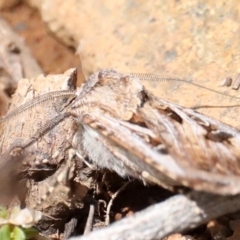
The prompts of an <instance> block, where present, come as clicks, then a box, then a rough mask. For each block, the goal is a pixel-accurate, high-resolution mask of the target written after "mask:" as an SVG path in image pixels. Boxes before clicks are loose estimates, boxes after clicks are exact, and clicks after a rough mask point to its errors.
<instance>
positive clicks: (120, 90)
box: [0, 69, 240, 195]
mask: <svg viewBox="0 0 240 240" xmlns="http://www.w3.org/2000/svg"><path fill="white" fill-rule="evenodd" d="M149 76H150V75H149ZM140 78H141V76H140V77H139V76H138V75H134V74H122V73H119V72H117V71H115V70H112V69H106V70H101V71H99V72H96V73H94V74H93V75H91V76H90V77H89V78H88V79H87V81H86V83H85V84H83V85H82V86H81V87H80V88H79V89H77V90H73V91H57V92H50V93H47V94H44V95H41V96H39V97H37V98H35V99H33V100H31V101H30V102H27V103H25V104H23V105H22V106H20V107H19V108H17V109H15V110H13V111H12V112H10V113H8V114H7V115H6V116H5V117H3V118H2V119H0V123H1V122H5V121H6V120H8V119H10V118H13V117H15V116H18V115H19V114H21V113H22V112H24V111H26V110H27V109H29V108H32V107H35V106H37V105H39V104H41V103H43V102H46V101H52V100H53V99H56V98H59V99H63V98H65V99H67V100H68V101H67V102H65V104H64V105H63V106H61V111H59V114H58V116H56V117H54V118H53V119H52V120H50V121H48V122H47V123H46V124H45V125H44V126H42V127H41V128H40V129H39V130H38V131H37V132H35V134H33V136H32V138H31V139H29V140H28V141H26V142H25V143H21V144H20V147H21V148H23V149H25V148H28V147H29V146H30V145H31V144H33V143H34V142H35V141H36V139H38V138H40V137H42V136H43V135H44V134H45V132H47V131H49V130H50V129H51V128H53V127H57V125H58V124H59V122H62V121H66V119H68V118H72V119H74V123H75V125H76V127H75V130H74V136H73V138H72V142H71V147H72V148H74V149H75V151H76V154H77V156H78V157H79V158H80V159H82V160H83V161H88V162H89V163H90V165H96V166H97V167H99V168H108V169H110V170H112V171H116V172H117V173H118V174H119V175H121V176H123V177H125V176H133V177H136V178H140V179H144V180H145V181H148V182H153V183H157V184H160V185H163V186H165V187H172V186H186V187H190V188H193V189H195V190H198V191H206V192H211V193H216V194H221V195H232V194H238V193H240V185H239V184H238V183H239V181H240V150H239V145H240V132H239V130H237V129H235V128H233V127H231V126H229V125H227V124H224V123H222V122H220V121H218V120H215V119H213V118H210V117H208V116H205V115H203V114H200V113H198V112H196V111H194V110H192V109H189V108H184V107H181V106H178V105H176V104H173V103H171V102H168V101H165V100H163V99H161V98H159V97H157V96H154V95H153V94H151V93H150V92H149V91H148V90H147V89H145V88H144V86H143V85H142V83H141V81H140ZM18 147H19V146H18Z"/></svg>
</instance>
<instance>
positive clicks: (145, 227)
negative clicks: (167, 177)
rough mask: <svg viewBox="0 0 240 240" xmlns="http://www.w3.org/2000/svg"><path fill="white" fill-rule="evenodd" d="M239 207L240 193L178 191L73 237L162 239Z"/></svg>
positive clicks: (82, 239)
mask: <svg viewBox="0 0 240 240" xmlns="http://www.w3.org/2000/svg"><path fill="white" fill-rule="evenodd" d="M239 209H240V195H236V196H227V197H223V196H218V195H213V194H207V193H202V192H195V191H193V192H191V193H190V194H189V197H187V196H185V195H176V196H174V197H172V198H170V199H168V200H166V201H164V202H162V203H158V204H155V205H153V206H150V207H148V208H147V209H145V210H143V211H141V212H139V213H136V214H134V215H132V216H129V217H127V218H125V219H122V220H120V221H118V222H116V223H114V224H112V225H110V226H109V227H107V228H104V229H100V230H96V231H94V232H92V233H90V234H88V235H86V236H82V237H73V238H70V240H98V239H104V240H108V239H109V240H125V239H132V240H133V239H138V240H146V239H162V238H164V237H166V236H168V235H170V234H172V233H177V232H183V231H185V230H188V229H192V228H195V227H197V226H199V225H201V224H203V223H206V222H208V221H209V220H211V219H215V218H217V217H220V216H222V215H225V214H228V213H231V212H235V211H238V210H239Z"/></svg>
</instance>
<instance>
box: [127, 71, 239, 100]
mask: <svg viewBox="0 0 240 240" xmlns="http://www.w3.org/2000/svg"><path fill="white" fill-rule="evenodd" d="M129 75H130V76H132V77H137V78H139V79H140V80H141V81H156V82H157V81H159V82H170V81H175V82H181V83H187V84H190V85H193V86H196V87H199V88H202V89H205V90H208V91H210V92H214V93H217V94H220V95H223V96H227V97H231V98H235V99H238V100H240V97H236V96H232V95H229V94H226V93H222V92H219V91H216V90H214V89H211V88H208V87H204V86H202V85H200V84H197V83H194V82H189V81H187V80H185V79H182V78H176V77H171V76H164V75H160V74H151V73H150V74H149V73H129Z"/></svg>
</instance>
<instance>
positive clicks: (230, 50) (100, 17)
mask: <svg viewBox="0 0 240 240" xmlns="http://www.w3.org/2000/svg"><path fill="white" fill-rule="evenodd" d="M28 2H32V4H34V6H38V9H39V11H40V13H41V15H42V18H43V20H44V22H45V23H46V25H47V27H48V28H49V29H50V30H51V31H52V32H53V33H54V34H55V36H57V37H58V38H59V39H60V40H61V41H62V42H64V43H65V44H67V45H69V46H72V47H74V48H76V49H78V52H79V53H80V54H81V59H82V61H83V65H84V70H85V73H86V75H89V74H90V73H92V72H94V71H96V70H97V69H99V68H115V69H117V70H119V71H122V72H145V73H162V74H170V75H174V76H178V77H183V78H186V79H188V80H193V81H194V82H197V83H200V84H201V85H204V86H207V87H209V88H212V89H216V90H218V91H224V92H225V91H226V87H225V88H220V87H219V85H220V84H221V82H222V80H223V79H224V78H226V77H233V79H234V78H235V77H236V76H237V73H238V72H239V71H240V67H239V59H240V54H239V53H240V48H239V37H238V36H239V20H240V8H239V7H238V5H239V4H238V2H237V1H236V0H231V1H228V2H226V1H224V0H221V1H218V2H217V3H215V2H214V3H213V2H212V1H204V2H201V3H200V2H193V1H183V2H181V1H166V0H165V1H161V3H160V2H159V1H151V2H146V1H140V2H139V1H136V0H133V1H130V2H129V1H127V0H121V1H117V2H110V1H109V2H108V1H98V2H96V1H92V0H88V1H85V0H68V1H64V0H54V1H48V0H42V1H37V0H34V1H31V0H28ZM145 85H146V86H147V87H148V88H149V89H150V90H151V91H154V93H155V94H158V95H159V96H162V97H163V98H164V99H167V100H170V101H173V102H175V103H177V104H180V105H184V106H188V107H193V106H195V105H207V104H208V105H209V104H210V105H220V106H222V105H228V106H229V105H235V104H237V103H238V101H236V100H233V99H231V98H229V97H226V96H220V95H216V94H213V93H211V92H208V91H205V90H203V89H199V88H196V87H193V86H190V85H188V86H186V85H185V86H182V85H181V84H178V83H173V82H172V83H167V84H166V83H164V84H160V83H156V82H149V83H146V84H145ZM227 92H229V93H230V94H231V95H238V93H236V92H234V91H233V90H230V91H227ZM201 111H202V112H203V113H205V114H206V113H207V114H208V115H210V116H214V117H215V118H218V119H221V120H222V121H224V122H226V123H229V124H231V125H233V126H237V127H240V125H239V123H238V122H239V121H238V114H239V111H238V110H237V109H236V108H227V109H226V108H223V109H208V108H207V109H203V110H201Z"/></svg>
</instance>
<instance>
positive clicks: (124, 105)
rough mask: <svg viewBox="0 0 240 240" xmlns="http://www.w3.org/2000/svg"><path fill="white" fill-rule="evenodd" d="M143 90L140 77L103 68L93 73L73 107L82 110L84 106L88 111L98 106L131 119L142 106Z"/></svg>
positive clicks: (123, 117) (105, 110)
mask: <svg viewBox="0 0 240 240" xmlns="http://www.w3.org/2000/svg"><path fill="white" fill-rule="evenodd" d="M143 91H144V88H143V85H142V84H141V82H140V80H139V79H138V78H136V77H132V76H130V75H128V74H121V73H119V72H117V71H115V70H113V69H106V70H101V71H99V72H97V73H94V74H93V75H91V76H90V77H89V78H88V80H87V82H86V83H85V84H84V86H83V87H82V88H81V89H79V91H78V92H77V96H78V97H77V98H76V100H75V102H74V104H73V108H81V112H84V108H88V109H86V111H89V110H91V111H92V110H93V109H94V108H97V110H98V111H100V112H104V114H109V115H111V116H114V117H117V118H120V119H121V120H129V119H130V118H131V117H132V115H133V114H134V113H135V112H136V110H137V108H138V107H139V106H141V103H142V101H143V99H142V98H143V94H142V92H143ZM87 106H88V107H87ZM89 106H90V108H89ZM95 110H96V109H95Z"/></svg>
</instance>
